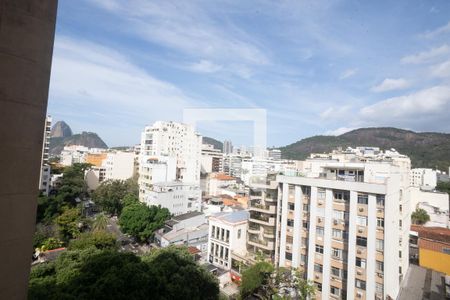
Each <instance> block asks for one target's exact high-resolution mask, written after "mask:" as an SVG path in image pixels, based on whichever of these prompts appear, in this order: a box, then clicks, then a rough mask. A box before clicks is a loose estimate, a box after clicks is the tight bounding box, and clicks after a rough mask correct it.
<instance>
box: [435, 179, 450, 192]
mask: <svg viewBox="0 0 450 300" xmlns="http://www.w3.org/2000/svg"><path fill="white" fill-rule="evenodd" d="M436 189H437V190H438V191H440V192H443V193H447V194H449V195H450V182H443V181H439V182H438V183H437V186H436Z"/></svg>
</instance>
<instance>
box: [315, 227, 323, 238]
mask: <svg viewBox="0 0 450 300" xmlns="http://www.w3.org/2000/svg"><path fill="white" fill-rule="evenodd" d="M316 235H317V236H320V237H322V236H323V227H320V226H317V227H316Z"/></svg>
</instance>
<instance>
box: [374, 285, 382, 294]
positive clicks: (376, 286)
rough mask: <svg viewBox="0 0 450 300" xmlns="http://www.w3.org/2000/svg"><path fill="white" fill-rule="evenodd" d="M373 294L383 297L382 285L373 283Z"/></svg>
mask: <svg viewBox="0 0 450 300" xmlns="http://www.w3.org/2000/svg"><path fill="white" fill-rule="evenodd" d="M375 293H377V294H380V295H383V285H382V284H381V283H378V282H376V283H375Z"/></svg>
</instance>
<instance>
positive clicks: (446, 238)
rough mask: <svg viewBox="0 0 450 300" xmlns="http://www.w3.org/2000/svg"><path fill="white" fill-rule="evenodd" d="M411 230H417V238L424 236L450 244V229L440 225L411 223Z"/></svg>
mask: <svg viewBox="0 0 450 300" xmlns="http://www.w3.org/2000/svg"><path fill="white" fill-rule="evenodd" d="M411 230H412V231H416V232H418V233H419V238H425V239H430V240H434V241H439V242H444V243H449V244H450V229H447V228H442V227H425V226H419V225H411Z"/></svg>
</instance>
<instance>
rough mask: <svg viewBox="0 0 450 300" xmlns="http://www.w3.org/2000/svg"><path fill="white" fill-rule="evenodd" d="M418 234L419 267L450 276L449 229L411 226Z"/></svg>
mask: <svg viewBox="0 0 450 300" xmlns="http://www.w3.org/2000/svg"><path fill="white" fill-rule="evenodd" d="M411 230H413V231H415V232H417V233H418V235H419V238H418V247H419V265H420V266H421V267H424V268H427V269H432V270H435V271H437V272H442V273H444V274H446V275H450V229H446V228H439V227H423V226H416V225H413V226H411Z"/></svg>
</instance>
